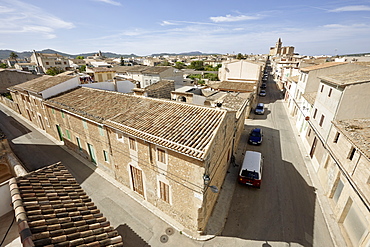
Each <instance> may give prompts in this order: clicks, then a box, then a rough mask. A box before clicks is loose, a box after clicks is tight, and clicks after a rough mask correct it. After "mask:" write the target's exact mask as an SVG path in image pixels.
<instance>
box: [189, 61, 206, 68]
mask: <svg viewBox="0 0 370 247" xmlns="http://www.w3.org/2000/svg"><path fill="white" fill-rule="evenodd" d="M188 68H189V69H195V70H204V65H203V61H192V62H191V63H190V65H189V66H188Z"/></svg>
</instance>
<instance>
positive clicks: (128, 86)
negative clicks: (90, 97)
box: [82, 80, 135, 93]
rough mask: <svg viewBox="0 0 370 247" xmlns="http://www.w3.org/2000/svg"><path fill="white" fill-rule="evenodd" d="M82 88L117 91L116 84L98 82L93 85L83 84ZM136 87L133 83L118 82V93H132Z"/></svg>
mask: <svg viewBox="0 0 370 247" xmlns="http://www.w3.org/2000/svg"><path fill="white" fill-rule="evenodd" d="M82 87H88V88H96V89H101V90H107V91H115V88H114V82H98V83H91V84H82ZM133 88H135V85H134V84H133V83H132V82H131V81H126V80H125V81H117V92H120V93H130V92H132V89H133Z"/></svg>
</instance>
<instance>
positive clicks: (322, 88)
mask: <svg viewBox="0 0 370 247" xmlns="http://www.w3.org/2000/svg"><path fill="white" fill-rule="evenodd" d="M323 90H324V85H321V90H320V93H322V91H323Z"/></svg>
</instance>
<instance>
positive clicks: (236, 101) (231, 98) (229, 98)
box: [222, 93, 247, 111]
mask: <svg viewBox="0 0 370 247" xmlns="http://www.w3.org/2000/svg"><path fill="white" fill-rule="evenodd" d="M246 103H247V100H246V99H244V98H241V97H239V96H238V95H235V94H231V93H228V94H227V95H226V96H225V97H224V98H223V101H222V107H225V108H229V109H231V110H234V111H240V110H241V109H242V108H243V106H245V105H246Z"/></svg>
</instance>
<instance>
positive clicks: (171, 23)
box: [161, 21, 178, 26]
mask: <svg viewBox="0 0 370 247" xmlns="http://www.w3.org/2000/svg"><path fill="white" fill-rule="evenodd" d="M169 25H178V24H177V23H175V22H170V21H162V23H161V26H169Z"/></svg>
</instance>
